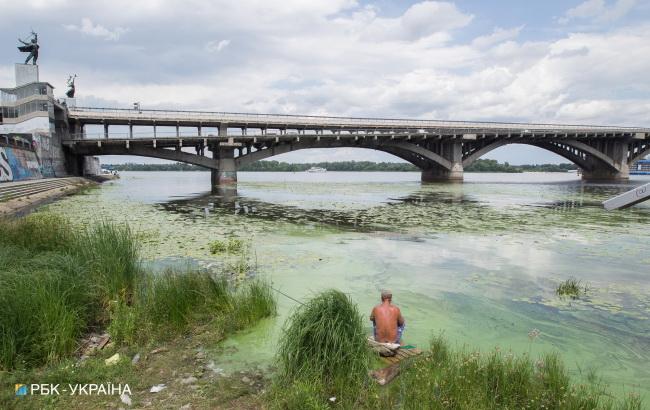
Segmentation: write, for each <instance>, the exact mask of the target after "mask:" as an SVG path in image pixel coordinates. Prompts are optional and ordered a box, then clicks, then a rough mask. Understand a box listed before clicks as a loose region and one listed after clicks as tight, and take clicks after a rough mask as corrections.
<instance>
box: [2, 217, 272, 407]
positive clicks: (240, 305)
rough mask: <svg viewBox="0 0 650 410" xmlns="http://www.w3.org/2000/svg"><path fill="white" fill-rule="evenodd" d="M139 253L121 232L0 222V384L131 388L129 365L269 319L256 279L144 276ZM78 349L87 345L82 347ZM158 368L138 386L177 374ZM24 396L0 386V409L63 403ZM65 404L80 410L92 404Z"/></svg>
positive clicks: (197, 273) (35, 221) (173, 365)
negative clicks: (108, 383) (104, 384)
mask: <svg viewBox="0 0 650 410" xmlns="http://www.w3.org/2000/svg"><path fill="white" fill-rule="evenodd" d="M139 247H140V243H139V241H138V239H137V238H136V235H135V234H134V233H132V232H131V230H130V229H129V227H128V226H126V225H119V224H118V225H114V224H110V223H106V222H98V223H95V224H93V225H89V226H85V227H84V226H78V225H74V224H72V223H71V222H70V221H68V220H66V219H63V218H60V217H56V216H54V215H50V214H46V213H38V214H32V215H29V216H27V217H25V218H19V219H14V220H5V221H0V283H2V287H0V330H1V331H0V373H2V374H1V376H2V377H0V379H2V380H3V381H4V380H9V381H13V382H15V383H14V384H18V383H22V384H27V385H31V384H32V383H47V382H50V381H51V382H52V383H55V384H56V383H64V384H68V383H70V384H76V383H106V382H111V383H113V384H115V385H117V384H120V383H121V384H124V383H129V382H133V383H134V386H135V387H134V388H140V387H141V385H140V384H138V383H140V382H142V381H139V382H138V383H136V382H137V381H138V380H139V378H138V377H137V376H138V374H137V372H135V371H134V369H131V367H130V366H129V365H130V364H137V362H138V361H139V359H142V361H143V363H147V365H148V366H149V365H152V366H155V364H151V363H149V362H148V360H149V359H148V358H149V356H150V355H155V354H158V353H163V352H165V351H173V350H174V348H175V347H178V349H177V350H178V351H179V352H180V351H181V350H184V349H183V346H187V345H184V343H185V341H187V342H188V343H191V344H192V345H193V346H194V347H199V346H201V344H200V342H201V340H204V341H205V342H206V344H210V343H217V342H219V341H220V340H222V339H223V338H225V337H226V336H227V335H229V334H232V333H234V332H237V331H239V330H242V329H245V328H247V327H250V326H252V325H253V324H255V323H257V322H258V321H259V320H261V319H262V318H265V317H269V316H272V315H273V314H275V309H276V307H275V306H276V305H275V299H274V298H273V296H272V295H271V293H270V288H269V287H268V285H267V284H266V283H265V282H263V281H261V280H259V279H255V278H251V279H247V280H243V278H241V277H232V276H231V275H229V272H226V271H224V272H221V273H220V274H215V273H214V272H207V271H203V270H199V269H195V270H192V269H185V270H177V269H176V270H173V269H165V270H162V271H159V272H153V271H151V270H148V269H146V268H145V267H144V266H143V265H142V263H141V259H140V253H139ZM241 251H242V253H241V254H240V255H239V257H241V258H242V259H245V258H246V257H247V255H245V254H244V253H243V251H244V250H243V249H242V250H241ZM224 269H225V268H224ZM244 273H245V274H248V273H249V272H248V271H246V272H244ZM93 335H95V336H93ZM185 339H187V340H185ZM88 341H94V342H95V343H96V346H95V347H94V348H88V344H89V343H88ZM197 342H198V343H199V344H196V343H197ZM161 346H163V348H162V350H161ZM147 352H149V353H147ZM152 352H153V353H152ZM138 353H140V354H138ZM136 355H137V358H136ZM161 356H162V357H165V355H161ZM138 358H139V359H138ZM181 358H182V357H181ZM204 358H205V356H204ZM107 359H108V360H107ZM154 363H155V361H154ZM166 363H167V367H165V370H164V371H163V369H162V367H163V365H162V364H161V365H160V367H161V368H160V371H157V373H154V374H152V375H151V376H152V378H151V379H148V378H144V379H143V380H145V381H147V380H153V379H157V380H158V381H159V382H158V383H157V385H158V384H165V382H168V383H172V381H171V380H170V378H174V377H177V375H178V374H179V373H178V371H180V369H182V366H181V363H179V362H177V358H175V359H170V360H169V361H167V362H166ZM151 368H152V367H148V369H151ZM188 369H189V368H188ZM148 371H149V372H152V370H148ZM167 371H168V372H167ZM188 371H189V370H188ZM178 377H181V376H178ZM183 377H184V378H185V379H187V377H190V376H185V375H184V373H183ZM161 380H162V381H161ZM186 384H189V383H186ZM149 387H151V386H149ZM188 388H189V387H188ZM128 396H129V397H130V396H131V394H130V393H129V394H128ZM32 398H33V397H21V396H18V395H14V394H13V390H11V391H10V390H9V388H6V389H3V391H2V394H0V408H7V407H13V406H23V405H24V406H26V407H28V408H41V407H42V406H43V405H47V406H52V407H54V408H59V407H60V406H62V405H63V404H61V403H59V400H63V402H62V403H65V400H66V398H65V397H54V396H48V397H41V398H40V399H37V398H33V400H31V401H30V399H32ZM104 399H106V397H104ZM19 400H25V401H19ZM70 400H71V401H77V402H80V403H82V404H85V405H86V407H85V408H88V406H89V404H88V403H95V402H94V401H93V400H94V399H92V398H90V399H87V400H90V402H88V401H86V399H79V398H78V397H73V398H71V399H70ZM121 400H122V401H130V400H133V399H130V398H129V399H125V398H122V399H121ZM75 406H77V405H75ZM75 406H72V407H75ZM90 407H94V406H92V405H90Z"/></svg>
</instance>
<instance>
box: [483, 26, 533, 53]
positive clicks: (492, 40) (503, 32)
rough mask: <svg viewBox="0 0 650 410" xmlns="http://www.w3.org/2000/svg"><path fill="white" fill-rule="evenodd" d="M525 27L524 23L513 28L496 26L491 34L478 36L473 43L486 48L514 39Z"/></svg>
mask: <svg viewBox="0 0 650 410" xmlns="http://www.w3.org/2000/svg"><path fill="white" fill-rule="evenodd" d="M523 28H524V26H523V25H522V26H519V27H514V28H511V29H502V28H500V27H496V28H495V29H494V31H493V32H492V33H491V34H487V35H484V36H479V37H476V38H475V39H474V40H473V41H472V45H473V46H474V47H478V48H485V47H490V46H493V45H495V44H498V43H502V42H505V41H508V40H514V39H516V38H517V37H518V36H519V33H520V32H521V30H522V29H523Z"/></svg>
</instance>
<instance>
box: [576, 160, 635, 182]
mask: <svg viewBox="0 0 650 410" xmlns="http://www.w3.org/2000/svg"><path fill="white" fill-rule="evenodd" d="M628 179H630V167H629V166H628V165H627V164H623V165H622V166H621V169H620V170H612V169H609V168H604V167H597V168H593V169H592V170H584V169H583V170H582V180H583V181H586V182H616V181H626V180H628Z"/></svg>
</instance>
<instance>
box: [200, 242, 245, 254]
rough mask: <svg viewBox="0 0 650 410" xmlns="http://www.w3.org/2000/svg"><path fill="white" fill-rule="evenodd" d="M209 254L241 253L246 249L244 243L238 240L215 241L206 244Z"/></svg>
mask: <svg viewBox="0 0 650 410" xmlns="http://www.w3.org/2000/svg"><path fill="white" fill-rule="evenodd" d="M208 247H209V249H210V253H212V254H221V253H241V252H243V251H244V250H245V249H246V242H245V241H244V240H243V239H239V238H228V239H225V240H219V239H216V240H214V241H212V242H210V243H209V244H208Z"/></svg>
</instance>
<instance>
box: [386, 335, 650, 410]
mask: <svg viewBox="0 0 650 410" xmlns="http://www.w3.org/2000/svg"><path fill="white" fill-rule="evenodd" d="M390 395H391V399H392V402H397V401H399V403H400V404H401V407H402V408H405V409H443V408H455V409H526V408H532V409H641V408H642V403H641V399H640V397H639V396H638V395H636V394H630V395H629V396H627V397H625V398H624V399H623V400H616V399H614V398H613V396H612V394H611V393H609V392H608V391H607V388H606V387H605V386H603V385H602V384H600V383H599V382H598V380H597V378H596V377H593V376H592V377H590V378H589V380H587V381H586V383H583V384H574V383H572V382H571V378H570V376H569V374H568V372H567V370H566V368H565V367H564V364H563V363H562V360H561V359H560V357H559V355H558V354H556V353H549V354H546V355H544V356H542V357H541V358H540V359H539V360H533V359H531V358H530V357H529V356H528V355H527V354H524V355H514V354H512V353H504V352H501V351H500V350H498V349H495V350H493V351H491V352H489V353H481V352H479V351H472V350H468V349H465V348H462V349H457V350H453V349H451V348H450V346H449V345H448V343H447V342H446V341H445V340H444V339H443V338H442V337H435V338H434V339H433V340H432V342H431V347H430V351H429V353H428V354H426V356H424V357H421V358H418V359H417V360H415V361H414V362H413V364H412V365H411V366H410V367H409V368H408V369H407V370H406V371H405V372H404V373H403V374H402V375H401V376H400V377H399V378H398V380H397V382H396V383H395V384H394V385H393V386H391V392H390Z"/></svg>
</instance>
